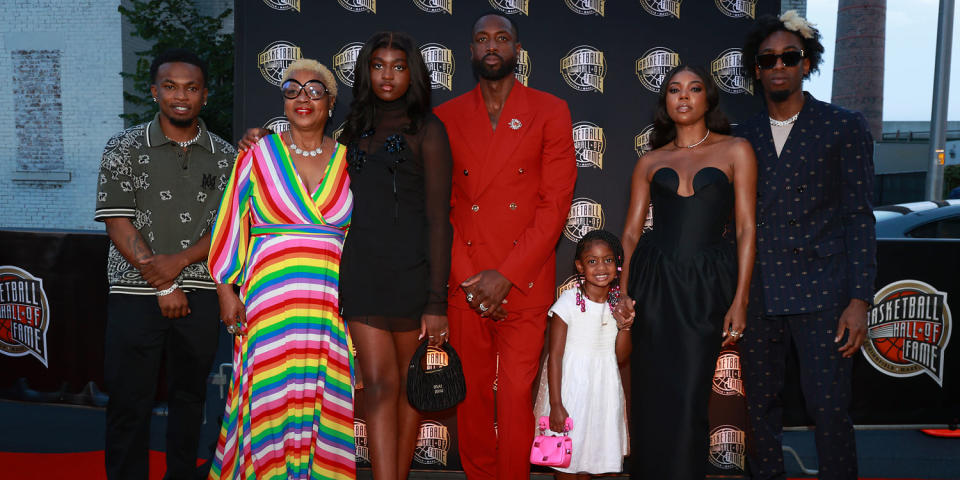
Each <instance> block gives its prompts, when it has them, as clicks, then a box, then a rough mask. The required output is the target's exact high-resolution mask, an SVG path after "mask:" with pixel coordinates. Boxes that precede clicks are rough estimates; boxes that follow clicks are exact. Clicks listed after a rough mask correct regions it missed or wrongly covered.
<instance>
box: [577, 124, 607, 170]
mask: <svg viewBox="0 0 960 480" xmlns="http://www.w3.org/2000/svg"><path fill="white" fill-rule="evenodd" d="M573 148H574V150H576V152H577V167H580V168H589V167H596V168H599V169H601V170H603V152H604V151H605V150H606V149H607V139H606V136H605V135H604V134H603V128H601V127H599V126H597V125H595V124H593V123H590V122H577V123H574V124H573Z"/></svg>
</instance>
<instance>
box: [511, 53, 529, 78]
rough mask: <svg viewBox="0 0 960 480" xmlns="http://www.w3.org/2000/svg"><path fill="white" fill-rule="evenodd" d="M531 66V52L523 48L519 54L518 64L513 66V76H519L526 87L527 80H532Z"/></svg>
mask: <svg viewBox="0 0 960 480" xmlns="http://www.w3.org/2000/svg"><path fill="white" fill-rule="evenodd" d="M530 68H531V64H530V54H529V53H528V52H527V51H526V50H524V49H522V48H521V49H520V54H519V55H517V66H516V67H514V68H513V76H514V77H517V80H519V81H520V83H522V84H523V86H524V87H526V86H527V82H528V81H530Z"/></svg>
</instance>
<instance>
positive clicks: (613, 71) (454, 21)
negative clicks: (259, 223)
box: [234, 0, 780, 473]
mask: <svg viewBox="0 0 960 480" xmlns="http://www.w3.org/2000/svg"><path fill="white" fill-rule="evenodd" d="M779 8H780V2H779V1H765V0H760V1H757V0H716V1H691V0H687V1H682V0H678V1H670V0H616V1H609V2H608V1H605V0H489V1H488V0H469V1H468V0H389V1H385V0H337V1H332V0H328V1H322V2H321V1H316V0H262V1H252V0H251V1H245V2H237V12H236V35H237V36H236V38H237V62H236V69H237V70H236V73H237V74H236V78H237V79H238V83H237V88H236V90H235V92H236V99H235V109H234V112H235V113H236V114H237V115H236V119H235V124H234V126H235V134H237V135H240V133H241V132H242V131H244V130H245V129H246V128H248V127H252V126H266V127H268V128H270V129H273V130H282V129H285V128H287V127H286V119H285V118H284V117H283V110H282V108H283V103H282V99H281V97H280V95H279V89H278V86H279V84H280V78H281V75H282V72H283V70H284V68H286V66H287V65H289V64H290V63H291V62H292V61H294V60H296V59H298V58H301V57H306V58H314V59H317V60H319V61H320V62H321V63H324V64H326V65H327V66H329V67H330V68H331V70H333V71H334V72H335V73H336V76H337V80H338V81H339V82H340V85H339V92H340V95H339V97H340V98H338V99H337V107H336V109H335V111H334V116H333V119H332V121H331V122H330V123H331V124H330V132H331V134H333V135H334V136H336V135H337V133H338V130H339V128H342V122H343V121H344V119H345V118H346V114H347V111H348V106H349V104H350V101H351V100H352V95H351V87H352V86H353V80H354V75H353V70H354V68H355V67H356V57H357V54H358V52H359V50H360V48H361V46H362V45H363V42H364V41H365V40H366V39H367V38H368V37H369V36H370V35H371V34H373V33H374V32H377V31H380V30H402V31H405V32H407V33H409V34H411V35H412V36H413V37H414V38H415V39H416V40H417V42H418V43H419V45H420V51H421V54H422V55H423V58H424V61H425V62H426V64H427V67H428V68H429V70H430V74H431V80H432V87H433V90H432V95H433V97H432V98H433V103H434V105H438V104H440V103H442V102H444V101H446V100H449V99H451V98H453V97H455V96H457V95H460V94H463V93H465V92H467V91H469V90H470V89H472V88H473V87H474V86H475V85H476V80H475V78H474V76H473V72H472V69H471V65H470V56H469V50H468V42H469V40H470V38H471V34H472V27H473V23H474V21H475V20H476V19H477V17H478V16H480V15H482V14H483V13H485V12H491V11H495V12H500V13H502V14H504V15H508V16H510V18H511V19H513V20H514V22H516V24H517V25H518V27H519V30H520V43H521V45H522V48H523V52H522V54H521V55H520V57H519V62H518V65H517V68H516V71H515V75H516V77H517V79H518V80H519V81H520V82H522V83H524V84H525V85H527V86H530V87H533V88H537V89H540V90H544V91H547V92H549V93H552V94H554V95H557V96H559V97H560V98H563V99H565V100H566V101H567V103H568V104H569V106H570V111H571V114H572V117H573V122H574V123H573V137H574V144H575V146H576V151H577V166H578V167H579V168H578V172H577V173H578V179H577V187H576V193H575V195H574V197H575V199H574V201H573V205H572V206H571V209H570V213H569V217H568V220H567V224H566V227H565V228H564V232H563V238H561V239H560V242H559V244H558V246H557V251H558V269H557V271H558V273H557V277H558V278H557V284H558V285H559V287H558V290H559V289H563V288H565V287H568V286H569V283H568V282H569V280H570V278H569V277H570V275H571V274H572V273H573V262H572V258H573V253H574V248H575V245H576V242H577V241H578V240H579V239H580V238H581V237H582V236H583V235H584V234H585V233H586V232H588V231H590V230H593V229H597V228H605V229H607V230H610V231H612V232H614V233H616V234H618V235H619V234H620V232H621V230H622V228H623V220H624V217H625V215H626V210H627V205H628V202H629V195H630V192H629V179H630V176H631V173H632V171H633V167H634V165H635V164H636V161H637V159H638V158H639V157H640V156H641V155H643V154H644V153H646V152H647V151H649V149H650V146H649V134H650V131H651V129H652V125H651V124H652V118H653V112H654V108H655V106H656V102H657V95H658V92H659V90H660V82H661V81H662V80H663V77H664V74H665V73H666V72H668V71H669V70H670V69H671V68H673V67H675V66H677V65H679V64H680V63H685V64H694V65H699V66H702V67H704V68H705V69H706V70H707V71H708V72H710V73H711V75H712V76H713V79H714V80H715V81H716V83H717V85H718V86H719V87H720V89H721V92H722V93H721V97H722V100H721V106H722V108H723V109H724V111H726V112H727V114H728V115H729V116H730V117H731V119H732V120H734V121H735V120H737V119H742V118H745V117H746V116H748V115H751V114H753V113H754V112H756V111H757V110H758V109H760V108H761V105H762V104H761V100H760V98H759V97H758V96H756V95H754V89H753V84H752V81H751V79H750V76H748V75H744V70H743V68H742V65H743V62H742V58H741V50H740V48H741V46H742V44H743V39H744V35H745V32H746V31H747V29H748V28H749V26H750V24H751V22H752V21H753V19H754V18H756V16H757V15H759V14H761V13H778V11H779ZM361 68H362V66H361ZM357 354H358V355H359V356H361V357H362V356H363V352H357ZM738 360H739V357H738V355H737V353H736V352H735V351H731V352H725V354H724V356H723V357H722V358H721V363H722V365H723V369H722V370H718V372H720V373H719V375H723V376H724V378H725V380H722V381H720V380H718V385H719V384H720V383H722V384H723V385H728V386H730V388H727V387H723V388H721V387H717V388H715V389H714V392H715V395H716V400H717V401H716V402H714V403H717V402H719V404H724V401H725V400H727V399H728V398H729V396H730V395H734V397H733V402H734V403H733V404H732V405H733V408H720V409H717V408H714V412H713V418H714V419H715V422H714V423H715V428H714V433H713V434H712V435H711V437H712V438H715V440H716V441H715V442H712V444H713V445H714V447H713V448H714V450H713V451H712V452H711V460H710V461H711V464H712V465H713V466H714V467H715V468H717V469H718V470H720V471H726V472H728V473H729V472H730V470H731V469H732V470H734V471H738V470H739V469H741V468H742V467H743V455H742V453H743V451H744V442H743V432H742V428H743V421H744V419H743V415H742V413H739V412H740V411H741V410H742V389H737V388H734V386H735V382H733V381H732V380H731V379H732V377H731V376H737V378H736V380H738V378H739V377H738V375H739V369H736V371H735V373H734V371H733V370H731V369H729V368H728V367H729V366H731V365H736V364H737V362H738ZM624 373H627V372H626V371H625V372H624ZM625 376H626V375H625ZM628 386H629V385H628ZM634 389H635V390H636V391H639V392H642V391H643V390H644V389H645V387H644V386H635V387H634ZM717 392H719V393H717ZM360 395H362V392H361V393H360ZM738 399H739V400H738ZM737 405H739V406H740V407H741V408H739V409H738V408H736V406H737ZM453 420H454V416H453V412H444V413H443V414H442V415H439V416H432V417H431V418H428V419H427V421H426V422H425V423H424V425H423V428H422V429H421V444H420V446H418V448H417V454H416V457H415V459H414V466H415V467H417V468H424V467H428V466H433V467H436V468H459V460H458V458H457V455H456V430H455V422H454V421H453ZM365 427H366V426H365V423H364V421H363V413H362V410H358V413H357V453H358V462H361V463H365V462H366V460H368V457H367V455H366V448H365V439H366V436H365V433H366V428H365Z"/></svg>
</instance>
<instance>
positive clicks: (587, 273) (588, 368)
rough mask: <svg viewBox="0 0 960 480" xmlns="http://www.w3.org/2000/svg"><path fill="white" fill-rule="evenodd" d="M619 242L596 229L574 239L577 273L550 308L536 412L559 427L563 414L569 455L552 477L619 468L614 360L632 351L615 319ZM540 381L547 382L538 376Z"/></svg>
mask: <svg viewBox="0 0 960 480" xmlns="http://www.w3.org/2000/svg"><path fill="white" fill-rule="evenodd" d="M622 262H623V247H622V246H621V245H620V240H619V239H617V237H616V236H615V235H613V234H612V233H610V232H607V231H605V230H594V231H591V232H589V233H587V234H586V235H584V237H583V238H582V239H581V240H580V242H578V243H577V250H576V259H575V261H574V264H575V265H576V267H577V272H578V277H577V286H576V288H572V289H569V290H567V291H565V292H563V293H562V294H560V298H558V299H557V301H556V303H554V304H553V306H552V307H550V312H549V315H550V317H551V318H550V336H549V340H548V344H547V345H548V347H547V348H548V349H549V356H548V357H547V359H546V366H547V369H546V370H547V371H546V372H545V373H543V374H541V382H540V391H539V393H538V395H537V402H536V406H535V408H534V413H535V415H536V416H537V418H539V417H540V416H549V417H550V432H551V433H553V432H556V433H559V432H562V431H563V424H564V421H565V420H566V418H567V417H568V416H569V417H571V418H572V419H573V430H571V431H570V432H568V435H569V436H570V439H571V440H572V442H573V454H572V458H571V461H570V466H569V467H568V468H556V470H557V472H562V473H557V475H556V477H557V479H558V480H567V479H579V478H589V476H590V474H600V473H607V472H619V471H621V469H622V468H623V457H624V456H625V455H627V453H628V452H627V450H628V446H629V443H628V441H627V425H626V419H625V413H624V412H625V404H624V396H623V385H622V383H621V382H620V370H619V368H618V363H619V362H623V361H625V360H626V358H627V356H628V355H629V353H630V332H629V330H630V324H632V323H633V317H632V315H631V316H630V318H626V319H623V321H622V322H620V323H619V324H618V322H617V320H616V319H615V318H614V316H613V311H614V308H615V305H616V303H617V302H618V301H619V297H620V287H619V285H620V278H619V277H620V275H619V273H620V269H621V268H622ZM544 378H546V381H544Z"/></svg>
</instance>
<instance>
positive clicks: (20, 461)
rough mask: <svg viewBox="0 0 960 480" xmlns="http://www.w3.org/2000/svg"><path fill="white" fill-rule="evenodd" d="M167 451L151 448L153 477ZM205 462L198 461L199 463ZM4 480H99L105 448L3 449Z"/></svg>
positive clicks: (0, 456)
mask: <svg viewBox="0 0 960 480" xmlns="http://www.w3.org/2000/svg"><path fill="white" fill-rule="evenodd" d="M166 459H167V455H166V454H165V453H163V452H155V451H153V450H151V451H150V479H149V480H161V479H162V478H163V472H164V469H165V465H166ZM200 463H202V462H201V461H199V460H198V461H197V465H199V464H200ZM0 465H3V478H4V480H34V479H37V480H40V479H43V480H49V479H51V478H64V479H66V478H69V479H73V480H100V479H103V478H107V474H106V472H105V471H104V469H103V450H100V451H96V452H80V453H19V452H18V453H10V452H0Z"/></svg>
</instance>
